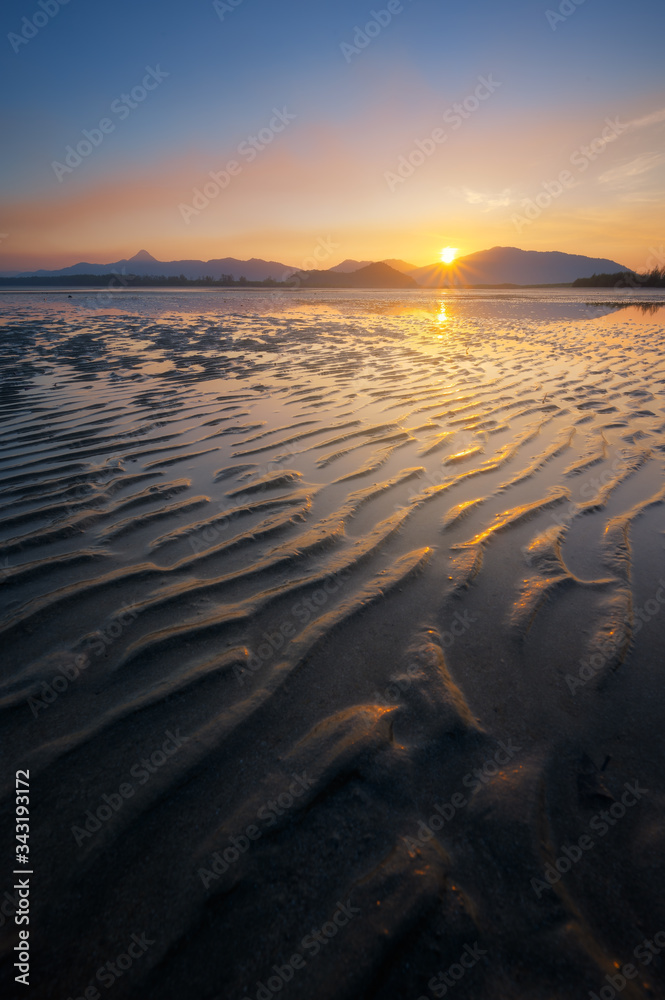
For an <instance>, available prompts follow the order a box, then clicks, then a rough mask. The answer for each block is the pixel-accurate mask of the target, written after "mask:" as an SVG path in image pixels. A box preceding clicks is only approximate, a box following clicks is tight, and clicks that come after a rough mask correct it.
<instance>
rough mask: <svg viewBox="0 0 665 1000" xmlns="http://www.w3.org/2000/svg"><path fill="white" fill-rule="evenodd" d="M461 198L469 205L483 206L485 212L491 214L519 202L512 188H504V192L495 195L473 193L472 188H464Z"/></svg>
mask: <svg viewBox="0 0 665 1000" xmlns="http://www.w3.org/2000/svg"><path fill="white" fill-rule="evenodd" d="M456 193H457V192H456ZM461 196H462V197H463V198H464V200H465V201H466V202H467V204H469V205H482V206H483V211H485V212H491V211H492V209H494V208H505V207H506V205H512V204H514V203H515V201H516V200H517V199H516V197H515V196H514V195H513V193H512V192H511V190H510V188H504V189H503V191H498V192H496V193H495V192H488V191H473V190H472V189H471V188H467V187H465V188H462V191H461Z"/></svg>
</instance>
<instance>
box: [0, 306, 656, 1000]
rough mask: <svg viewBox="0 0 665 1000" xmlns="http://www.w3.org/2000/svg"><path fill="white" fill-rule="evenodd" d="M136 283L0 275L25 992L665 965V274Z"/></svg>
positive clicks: (10, 831) (588, 983)
mask: <svg viewBox="0 0 665 1000" xmlns="http://www.w3.org/2000/svg"><path fill="white" fill-rule="evenodd" d="M44 297H45V298H46V301H45V302H44V301H42V299H43V298H44ZM109 298H110V296H109V295H105V296H96V295H94V294H91V293H90V292H86V293H82V294H81V295H78V294H75V295H74V296H73V298H72V300H71V301H70V300H67V299H66V296H65V297H63V296H58V295H53V294H48V295H46V296H40V297H37V296H30V295H14V296H9V295H7V296H4V295H3V296H2V297H1V298H0V307H2V314H1V316H0V354H1V356H2V362H1V363H2V372H3V382H2V395H1V396H0V418H1V419H2V426H3V428H4V432H5V433H4V434H3V438H2V442H1V443H0V576H1V580H2V585H1V590H0V593H1V594H2V598H3V601H2V609H1V611H0V640H1V642H2V648H3V653H4V656H3V668H2V673H1V675H0V711H1V712H2V731H3V740H2V756H3V772H2V814H1V818H2V823H1V826H0V829H1V837H0V843H2V844H4V845H5V854H4V857H5V859H6V864H5V866H4V869H3V876H2V877H3V879H4V885H0V893H5V891H6V892H7V893H8V896H4V895H3V896H2V898H3V900H4V901H5V902H7V906H6V907H5V908H4V910H2V911H1V913H2V915H1V916H0V919H2V920H3V923H2V924H1V925H0V946H1V949H2V954H1V957H2V961H3V965H2V975H3V981H5V982H6V991H5V994H4V995H6V996H8V997H14V996H16V997H19V996H27V997H31V998H48V1000H51V998H53V1000H60V998H62V1000H67V998H68V997H72V998H76V997H81V996H84V995H85V990H86V988H89V989H90V990H91V992H90V993H89V995H90V996H94V995H95V993H94V992H92V989H93V987H92V985H91V984H94V987H95V988H96V989H98V990H99V995H100V996H106V995H109V996H112V997H113V998H114V1000H116V998H117V1000H123V998H132V1000H133V998H141V1000H189V998H197V1000H222V998H223V1000H227V998H228V1000H235V998H237V1000H243V998H248V997H249V998H251V1000H255V998H256V1000H259V998H262V1000H268V998H271V997H273V996H280V997H285V998H294V1000H301V998H302V1000H305V998H313V997H315V998H317V1000H402V998H404V1000H418V998H420V997H427V998H428V1000H429V998H432V997H436V996H443V995H448V994H450V995H451V996H455V997H457V998H460V1000H461V998H464V1000H504V998H505V1000H513V998H515V1000H571V998H574V997H579V998H580V1000H583V998H585V997H588V996H589V991H594V992H596V993H599V992H600V991H601V990H602V989H603V987H605V988H606V992H605V994H600V995H601V996H608V997H609V996H610V993H609V992H608V990H609V989H610V987H609V983H608V979H607V977H608V976H609V977H610V979H611V978H612V977H614V982H615V986H616V987H617V988H618V986H619V985H620V981H621V979H624V980H625V987H624V988H622V989H621V990H620V992H621V996H622V997H625V998H631V1000H633V998H635V1000H636V998H663V997H665V851H664V848H665V826H664V816H665V777H664V766H663V765H664V763H665V741H664V740H663V735H662V734H663V727H664V725H665V685H664V678H663V666H664V650H665V533H664V532H665V477H664V475H663V466H664V462H665V340H664V334H663V328H664V319H665V307H661V308H660V309H658V308H654V309H644V308H640V305H647V306H648V305H649V304H651V305H652V306H657V304H658V302H660V301H661V299H659V298H658V296H657V295H652V296H649V295H647V294H641V295H637V294H635V293H630V294H629V295H627V296H625V297H624V299H622V301H621V302H617V300H616V296H614V297H612V296H610V295H609V294H608V295H604V294H603V293H602V292H599V291H598V290H597V289H590V290H589V293H587V294H583V293H578V294H576V295H575V294H572V293H569V292H567V293H561V294H559V295H555V294H551V295H549V296H543V295H538V294H535V293H534V294H532V295H527V294H523V295H516V294H513V295H510V294H506V295H503V296H497V295H490V294H477V293H469V294H468V295H464V294H461V295H460V294H457V295H455V294H432V293H424V292H423V293H413V294H411V293H390V294H369V293H368V294H362V295H358V294H357V293H340V294H330V293H309V294H298V295H291V296H289V295H285V294H284V293H275V294H273V295H262V294H259V293H253V292H247V293H227V294H224V295H222V294H217V293H191V294H189V295H187V294H183V293H173V294H164V293H145V294H143V295H141V294H140V293H132V295H131V296H129V295H123V297H122V298H119V297H118V298H117V299H115V298H114V299H113V301H111V302H109ZM619 306H621V308H619ZM19 768H21V769H23V768H25V769H29V771H30V813H31V819H30V822H31V830H30V841H29V844H30V859H31V868H32V870H33V871H34V874H33V875H32V884H31V890H32V891H31V899H30V903H31V910H30V925H29V929H30V950H31V954H32V959H31V975H30V986H29V987H28V988H25V987H23V986H21V985H19V984H16V983H15V982H14V975H15V971H14V970H13V968H12V963H13V961H14V957H13V952H12V949H13V947H14V945H15V944H16V942H17V931H18V928H17V927H16V926H15V925H14V922H13V915H10V914H11V911H12V906H11V904H10V903H9V902H8V899H10V898H11V896H12V892H13V890H12V885H13V878H14V877H13V875H12V870H13V867H14V862H13V858H12V851H13V845H14V773H15V771H16V770H17V769H19ZM654 939H655V940H654ZM647 941H648V942H652V944H651V945H650V946H649V945H645V943H644V942H647ZM658 941H660V945H659V944H658V943H657V942H658ZM118 956H121V960H120V962H119V964H117V962H116V960H117V959H118ZM122 956H129V958H128V961H130V964H129V966H127V962H126V961H125V959H124V958H122ZM109 963H110V965H109ZM626 963H630V966H632V967H634V970H635V976H634V977H633V978H631V975H632V973H631V974H630V975H629V976H624V975H623V972H622V969H623V967H624V966H625V965H626ZM123 965H124V966H126V968H124V969H123V968H122V966H123ZM114 970H115V971H114ZM448 970H451V971H450V972H449V971H448ZM460 970H461V973H460ZM120 973H121V974H120ZM444 977H447V979H448V985H447V986H446V990H447V991H448V992H447V993H443V992H442V989H443V985H446V979H445V978H444ZM617 977H618V978H617ZM613 988H614V987H613Z"/></svg>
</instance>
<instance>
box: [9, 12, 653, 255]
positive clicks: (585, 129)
mask: <svg viewBox="0 0 665 1000" xmlns="http://www.w3.org/2000/svg"><path fill="white" fill-rule="evenodd" d="M0 19H1V21H2V32H1V35H2V37H1V38H0V53H1V58H0V86H1V87H2V93H3V95H4V98H5V100H4V101H3V117H4V122H3V129H2V132H3V138H4V140H5V141H4V142H3V143H2V151H1V152H0V164H1V167H0V179H1V181H0V183H1V187H0V270H5V271H6V270H15V271H16V270H19V271H20V270H29V269H36V268H42V267H46V268H57V267H65V266H68V265H70V264H74V263H77V262H79V261H90V262H95V263H107V262H112V261H117V260H120V259H123V258H128V257H131V256H132V255H133V254H135V253H136V252H137V251H139V250H141V249H145V250H147V251H148V252H149V253H151V254H152V255H153V256H155V257H156V258H158V259H159V260H179V259H191V258H194V259H203V260H208V259H211V258H218V257H226V256H232V257H238V258H241V259H248V258H250V257H260V258H264V259H267V260H276V261H279V262H280V263H284V264H286V265H287V266H293V267H303V266H308V265H309V266H313V264H312V258H314V260H316V261H317V263H318V266H319V267H330V266H332V265H334V264H336V263H338V262H339V261H341V260H343V259H345V258H348V257H351V258H355V259H359V260H381V259H384V258H393V257H396V258H401V259H403V260H406V261H408V262H409V263H412V264H413V265H414V266H421V265H425V264H431V263H434V262H435V261H437V260H439V254H440V251H441V248H443V247H446V246H451V247H456V248H458V253H459V254H467V253H472V252H474V251H477V250H483V249H487V248H489V247H493V246H517V247H521V248H522V249H526V250H561V251H565V252H568V253H578V254H586V255H589V256H594V257H607V258H610V259H612V260H615V261H617V262H619V263H620V264H622V265H625V266H627V267H631V268H634V269H636V270H642V269H644V268H645V267H646V266H649V263H651V264H653V262H654V258H655V259H656V260H658V258H659V255H660V256H661V257H662V258H663V259H662V260H659V262H660V263H665V212H664V204H665V143H664V139H665V86H664V84H665V60H663V50H662V39H663V37H664V36H665V4H663V3H662V0H633V2H632V3H631V4H629V5H627V4H625V3H624V2H619V0H602V2H601V0H562V2H560V3H559V4H557V3H556V2H555V0H552V3H551V6H548V0H544V2H542V3H541V2H540V0H508V2H502V3H497V2H496V0H467V2H466V3H464V4H460V3H451V2H448V0H389V2H388V3H385V2H384V0H377V2H376V3H375V4H374V5H373V4H372V3H371V2H370V0H367V2H366V3H365V2H362V0H334V2H332V0H318V2H317V3H316V4H314V3H312V0H287V2H286V3H275V0H194V2H190V3H188V4H185V3H183V2H182V0H177V2H176V0H141V2H140V3H137V2H136V0H132V2H130V0H114V3H112V4H102V3H100V2H99V0H98V2H96V3H91V2H89V0H88V2H85V0H68V2H66V3H62V2H61V0H5V3H4V4H3V5H2V12H1V13H0Z"/></svg>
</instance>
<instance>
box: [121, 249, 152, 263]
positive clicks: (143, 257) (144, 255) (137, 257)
mask: <svg viewBox="0 0 665 1000" xmlns="http://www.w3.org/2000/svg"><path fill="white" fill-rule="evenodd" d="M132 261H136V262H139V261H145V262H146V263H147V262H148V261H155V263H157V259H156V258H155V257H153V256H152V254H151V253H148V251H147V250H139V252H138V253H136V254H134V256H133V257H130V258H129V260H128V261H127V263H128V264H131V263H132Z"/></svg>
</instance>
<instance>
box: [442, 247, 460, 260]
mask: <svg viewBox="0 0 665 1000" xmlns="http://www.w3.org/2000/svg"><path fill="white" fill-rule="evenodd" d="M455 257H457V247H444V248H443V250H442V251H441V260H442V262H443V263H444V264H452V262H453V261H454V260H455Z"/></svg>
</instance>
